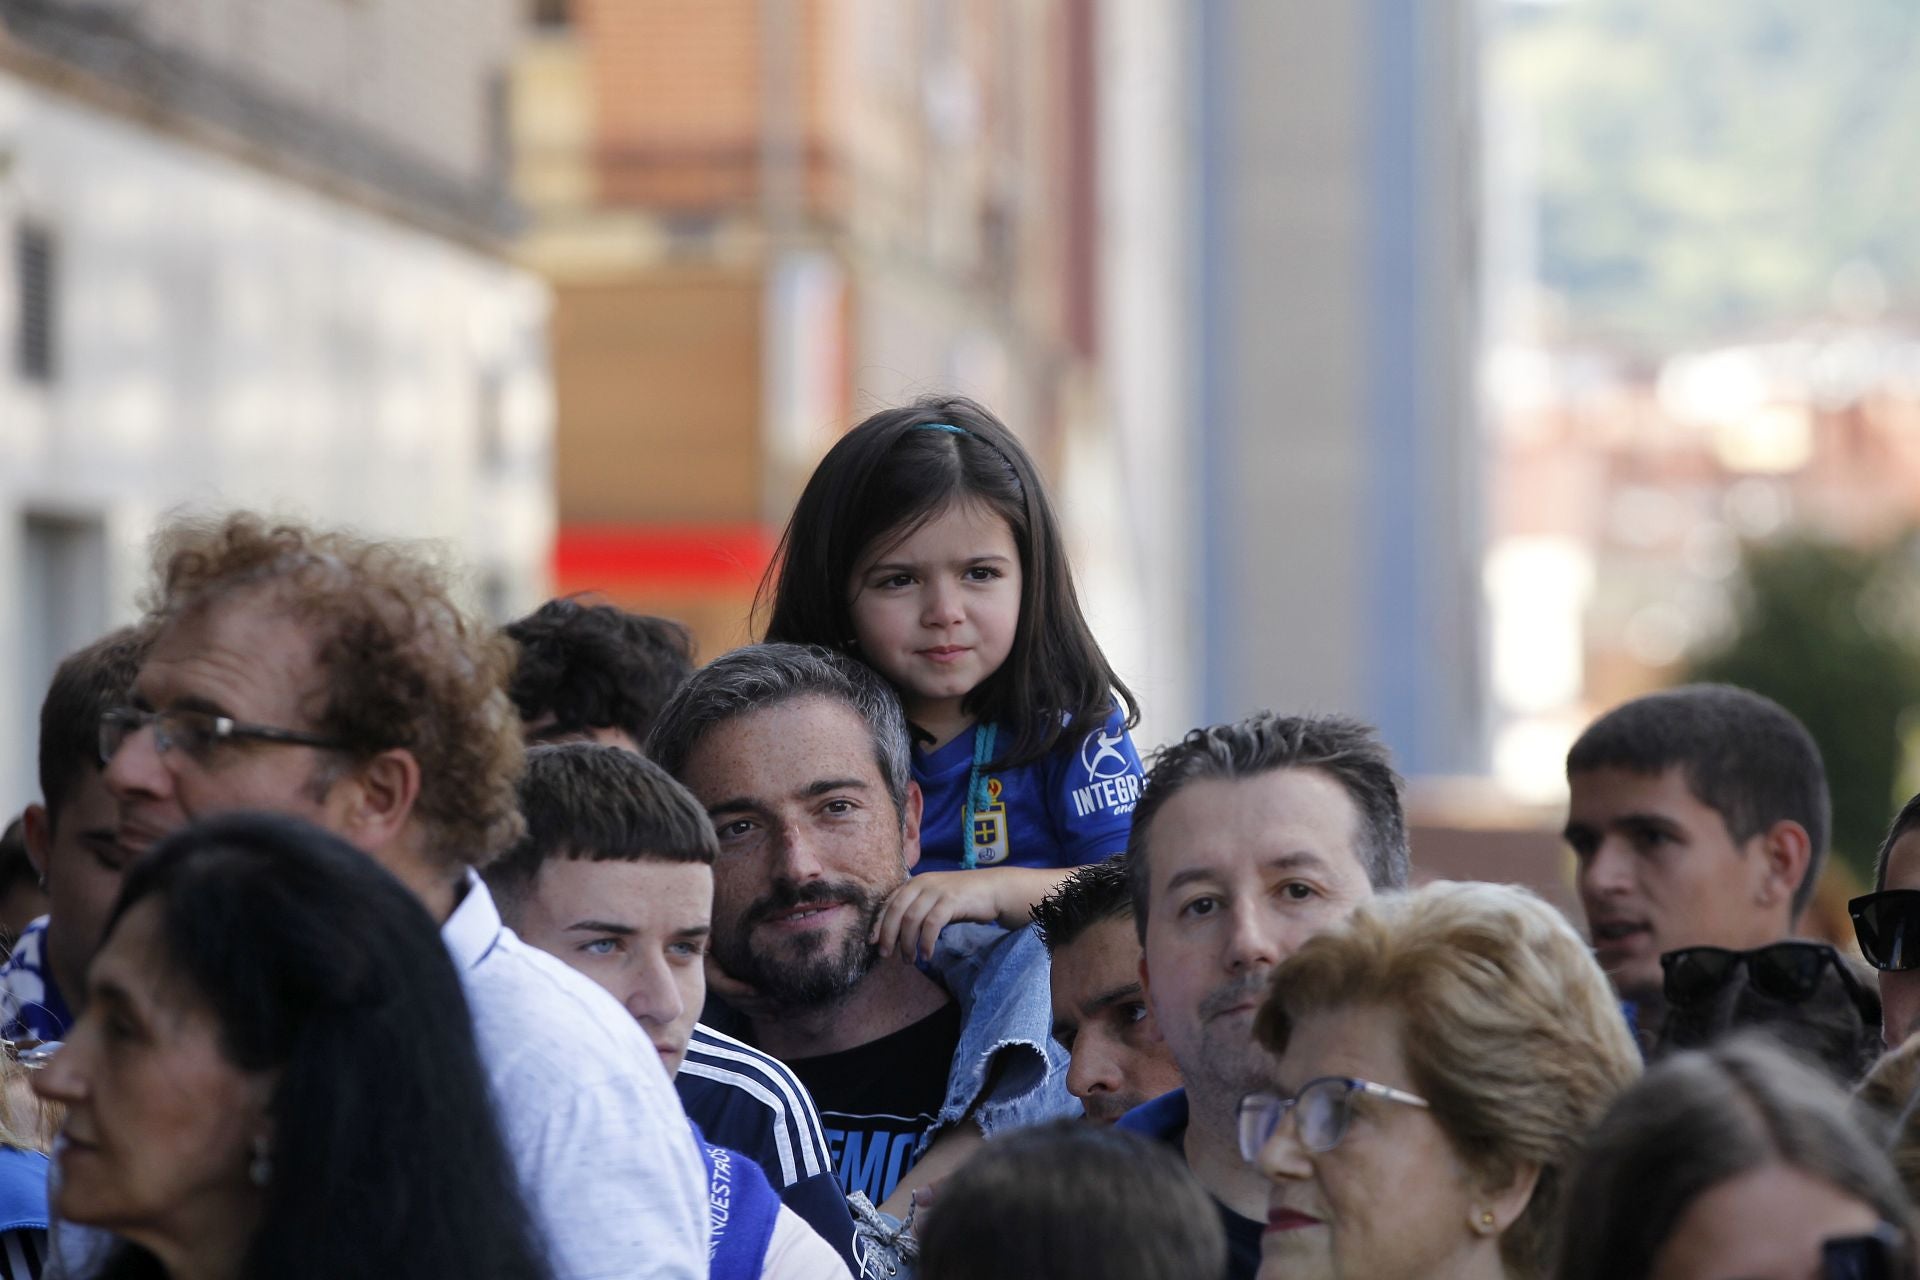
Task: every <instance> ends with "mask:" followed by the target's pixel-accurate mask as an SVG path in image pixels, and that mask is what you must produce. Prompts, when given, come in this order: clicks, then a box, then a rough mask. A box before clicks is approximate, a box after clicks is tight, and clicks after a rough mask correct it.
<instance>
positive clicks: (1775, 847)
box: [1566, 684, 1831, 1044]
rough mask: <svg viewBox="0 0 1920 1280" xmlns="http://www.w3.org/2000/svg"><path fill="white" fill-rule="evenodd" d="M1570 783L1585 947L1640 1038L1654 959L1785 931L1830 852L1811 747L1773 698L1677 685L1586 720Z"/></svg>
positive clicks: (1651, 1002)
mask: <svg viewBox="0 0 1920 1280" xmlns="http://www.w3.org/2000/svg"><path fill="white" fill-rule="evenodd" d="M1567 783H1568V786H1569V789H1570V791H1571V799H1570V803H1569V809H1568V815H1567V825H1566V839H1567V843H1568V844H1569V845H1571V846H1572V848H1573V852H1574V856H1575V858H1576V859H1577V860H1578V871H1577V877H1576V882H1577V887H1578V889H1579V893H1580V902H1581V906H1582V907H1583V908H1584V909H1585V912H1586V916H1587V926H1588V929H1589V931H1590V936H1591V938H1592V941H1593V949H1594V955H1595V958H1596V959H1598V960H1599V962H1600V967H1601V968H1602V969H1604V970H1606V972H1607V976H1608V977H1609V978H1610V979H1611V980H1612V982H1613V986H1614V990H1615V991H1617V992H1618V993H1619V995H1620V998H1621V1000H1622V1001H1623V1003H1625V1004H1626V1005H1627V1007H1628V1010H1629V1013H1630V1016H1631V1017H1632V1018H1633V1020H1634V1022H1635V1025H1636V1028H1637V1030H1638V1031H1639V1033H1640V1036H1641V1039H1642V1043H1646V1044H1650V1043H1652V1042H1653V1039H1654V1037H1655V1036H1656V1034H1657V1033H1658V1030H1659V1028H1660V1025H1661V1023H1662V1021H1663V1020H1664V1018H1665V1015H1666V1000H1665V987H1664V977H1665V975H1664V971H1663V969H1662V967H1661V960H1660V957H1661V956H1662V955H1663V954H1665V953H1666V952H1669V951H1676V950H1679V949H1681V948H1683V947H1696V946H1712V947H1723V948H1726V949H1728V950H1732V951H1748V950H1752V949H1754V948H1757V947H1764V946H1766V945H1768V944H1770V943H1774V942H1779V941H1782V940H1785V939H1787V938H1790V937H1792V935H1793V930H1794V925H1795V922H1796V921H1797V920H1798V919H1799V918H1800V914H1801V912H1802V911H1803V910H1805V908H1806V905H1807V902H1808V900H1809V899H1810V898H1811V897H1812V896H1813V888H1814V884H1815V882H1816V881H1817V880H1818V879H1819V875H1820V864H1821V861H1822V859H1823V858H1824V857H1825V856H1826V849H1827V834H1828V830H1829V827H1830V822H1831V809H1830V801H1829V800H1828V796H1827V775H1826V768H1825V766H1824V765H1823V764H1822V763H1821V760H1820V749H1819V747H1817V746H1816V745H1815V744H1814V741H1813V738H1812V736H1811V735H1809V734H1808V733H1807V731H1806V728H1805V726H1803V725H1802V724H1801V723H1800V722H1799V721H1798V720H1796V719H1794V717H1793V716H1792V715H1790V714H1789V713H1788V712H1787V711H1786V709H1785V708H1783V707H1781V706H1780V705H1779V704H1777V703H1775V702H1772V701H1770V700H1768V699H1766V698H1763V697H1761V696H1759V695H1758V694H1755V693H1749V692H1748V691H1746V690H1744V689H1736V688H1733V687H1731V686H1728V685H1707V684H1697V685H1686V686H1683V687H1681V688H1678V689H1670V690H1667V691H1665V692H1663V693H1656V694H1650V695H1648V696H1647V697H1644V698H1637V699H1635V700H1634V701H1632V702H1629V703H1626V704H1625V705H1623V706H1620V707H1616V708H1615V709H1614V710H1612V711H1610V712H1608V713H1607V714H1606V715H1604V716H1602V717H1601V718H1600V719H1598V720H1596V721H1595V722H1594V723H1593V724H1592V725H1590V726H1589V727H1588V728H1587V731H1586V732H1585V733H1583V734H1582V735H1581V736H1580V739H1579V741H1577V742H1575V743H1574V745H1573V749H1572V750H1571V751H1569V752H1568V753H1567Z"/></svg>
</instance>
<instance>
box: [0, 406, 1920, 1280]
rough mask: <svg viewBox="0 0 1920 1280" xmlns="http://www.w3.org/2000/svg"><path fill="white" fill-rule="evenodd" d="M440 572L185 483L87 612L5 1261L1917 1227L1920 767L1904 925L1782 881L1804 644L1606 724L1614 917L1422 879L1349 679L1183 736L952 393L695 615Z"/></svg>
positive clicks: (1420, 1254)
mask: <svg viewBox="0 0 1920 1280" xmlns="http://www.w3.org/2000/svg"><path fill="white" fill-rule="evenodd" d="M458 580H459V566H457V565H453V564H449V563H447V562H446V561H445V560H444V559H443V558H442V557H440V556H438V555H436V554H435V553H433V552H432V551H431V550H429V549H425V548H421V547H418V546H413V545H407V544H399V543H390V542H382V541H378V540H373V539H368V538H365V537H362V536H360V535H357V534H355V533H353V532H350V531H346V530H339V529H322V528H314V527H308V526H303V525H296V524H291V523H285V522H280V521H276V520H274V519H273V518H271V517H269V516H265V515H262V514H258V513H252V512H246V511H236V512H230V513H223V514H218V515H212V516H197V517H183V518H179V519H177V520H175V521H173V522H172V523H170V524H169V525H168V526H167V527H165V528H163V529H161V530H160V531H159V532H158V534H157V535H156V537H155V541H154V559H153V576H152V580H151V581H150V582H149V583H148V584H147V590H146V591H145V592H144V593H143V596H142V599H143V600H144V601H145V602H146V612H145V614H144V616H142V617H141V619H140V620H139V621H138V622H137V623H136V624H134V625H132V626H129V627H127V628H124V629H122V630H118V631H115V632H113V633H112V634H110V635H107V636H103V637H101V638H100V639H99V640H97V641H96V642H95V643H93V644H91V645H89V646H88V647H86V648H84V649H82V650H80V651H79V652H77V653H74V654H72V655H71V656H69V657H68V658H67V659H66V661H65V662H64V663H63V664H62V665H61V666H60V668H59V670H58V672H57V673H56V675H55V676H54V678H53V681H52V684H51V687H50V688H49V689H48V690H47V692H46V696H45V701H44V704H43V706H42V709H41V716H40V721H39V725H38V734H39V738H38V743H39V776H40V789H41V794H40V798H39V800H38V802H37V803H35V804H33V805H31V806H29V807H28V808H27V810H26V811H25V813H24V814H23V815H21V817H20V819H19V821H18V822H17V823H15V824H14V825H13V826H11V827H9V828H8V832H7V837H6V850H5V853H4V855H0V923H3V924H4V927H5V928H6V929H7V930H8V931H9V934H10V937H11V939H12V942H11V947H12V950H11V958H10V959H9V960H8V961H7V964H6V967H5V969H4V971H0V993H4V994H3V995H0V1006H3V1007H4V1011H5V1013H6V1017H7V1022H6V1027H5V1030H4V1035H5V1036H6V1038H7V1042H8V1052H7V1054H6V1055H5V1059H4V1070H3V1071H0V1086H3V1087H0V1280H11V1278H12V1277H24V1276H40V1275H43V1274H44V1275H62V1276H70V1277H96V1276H98V1277H109V1276H170V1277H175V1278H176V1280H203V1278H204V1280H226V1278H229V1277H242V1276H245V1277H268V1276H271V1277H276V1278H279V1277H298V1276H315V1277H319V1276H327V1277H339V1276H343V1275H352V1276H358V1275H381V1276H387V1277H429V1276H432V1277H440V1276H453V1275H458V1276H463V1277H490V1276H497V1277H502V1278H504V1277H524V1278H527V1280H535V1278H544V1277H553V1278H555V1280H561V1278H565V1280H586V1278H589V1277H594V1278H598V1277H607V1278H612V1277H633V1276H657V1277H672V1278H675V1280H680V1278H686V1277H699V1276H706V1275H712V1276H715V1277H725V1278H728V1280H731V1278H733V1277H749V1278H750V1277H758V1276H766V1277H776V1278H786V1277H794V1278H805V1280H814V1278H819V1280H846V1278H847V1277H850V1276H854V1277H892V1276H908V1275H918V1276H922V1277H925V1278H926V1280H986V1278H988V1277H1039V1278H1055V1277H1058V1278H1061V1280H1067V1278H1076V1280H1077V1278H1081V1277H1085V1278H1087V1280H1095V1278H1100V1280H1114V1278H1122V1280H1132V1278H1137V1280H1175V1278H1179V1280H1191V1278H1192V1277H1212V1276H1218V1277H1233V1278H1248V1277H1255V1276H1258V1277H1260V1280H1331V1278H1332V1277H1368V1278H1369V1280H1416V1278H1421V1280H1426V1278H1436V1277H1438V1278H1446V1280H1480V1278H1485V1280H1494V1278H1500V1277H1504V1278H1510V1280H1532V1278H1536V1277H1538V1278H1545V1277H1560V1278H1562V1280H1588V1278H1592V1280H1603V1278H1604V1280H1639V1278H1647V1280H1714V1278H1716V1277H1718V1278H1725V1277H1734V1276H1738V1277H1743V1278H1747V1280H1755V1278H1763V1280H1808V1278H1809V1277H1819V1278H1822V1280H1842V1278H1847V1280H1853V1278H1856V1277H1859V1278H1865V1277H1886V1278H1889V1280H1892V1278H1896V1277H1904V1278H1905V1280H1920V1269H1916V1259H1915V1255H1916V1244H1917V1243H1920V1236H1916V1229H1920V1217H1917V1216H1916V1212H1915V1207H1914V1195H1915V1193H1917V1192H1920V1118H1916V1114H1915V1113H1916V1110H1920V1108H1917V1107H1916V1103H1920V1041H1916V1042H1915V1043H1908V1039H1909V1033H1911V1032H1913V1031H1914V1030H1916V1029H1917V1028H1920V797H1916V799H1915V801H1914V802H1912V803H1909V804H1908V805H1907V806H1906V807H1905V808H1904V809H1903V810H1901V812H1900V813H1899V814H1898V815H1897V816H1895V817H1893V818H1892V819H1891V823H1890V826H1889V830H1888V835H1887V837H1886V840H1885V843H1884V844H1883V846H1882V847H1881V849H1880V852H1879V857H1878V861H1877V864H1876V869H1875V877H1876V879H1875V884H1874V888H1873V892H1871V893H1869V894H1867V895H1865V896H1863V897H1860V898H1858V899H1856V900H1855V901H1854V902H1853V903H1852V904H1851V908H1850V909H1851V914H1852V917H1853V921H1854V925H1855V929H1856V932H1857V937H1858V941H1859V946H1860V954H1861V956H1863V957H1864V959H1865V962H1866V964H1867V965H1870V966H1872V969H1874V970H1877V971H1878V973H1877V975H1876V974H1875V973H1873V972H1869V971H1867V970H1865V969H1863V968H1861V967H1860V965H1859V962H1858V961H1857V960H1856V959H1854V958H1853V957H1852V956H1851V955H1849V954H1846V953H1843V952H1841V951H1839V950H1836V949H1835V948H1834V947H1832V946H1831V945H1828V944H1826V943H1821V942H1814V941H1807V940H1804V939H1802V938H1801V937H1799V936H1797V924H1798V921H1799V919H1800V917H1801V915H1802V912H1803V911H1804V910H1805V908H1806V906H1807V903H1808V900H1809V899H1810V897H1811V896H1812V891H1813V886H1814V884H1815V881H1816V878H1817V877H1818V875H1819V872H1820V869H1821V867H1822V864H1823V861H1824V859H1825V856H1826V853H1827V846H1828V840H1829V833H1830V830H1831V828H1832V817H1833V815H1832V812H1831V805H1830V801H1829V794H1828V787H1827V782H1826V778H1825V773H1824V770H1823V766H1822V762H1821V757H1820V753H1819V750H1818V748H1817V747H1816V746H1815V744H1814V742H1813V740H1812V738H1811V737H1810V735H1809V734H1808V733H1807V731H1806V730H1805V728H1804V727H1803V726H1802V725H1801V724H1800V723H1799V722H1798V721H1796V720H1795V719H1794V718H1793V717H1792V716H1791V715H1790V714H1788V713H1787V712H1786V711H1785V710H1783V709H1782V708H1781V707H1779V706H1778V705H1776V704H1774V703H1772V702H1770V701H1769V700H1767V699H1765V698H1762V697H1760V696H1758V695H1756V694H1753V693H1750V692H1747V691H1744V690H1741V689H1737V688H1733V687H1730V686H1724V685H1691V686H1685V687H1681V688H1677V689H1673V690H1669V691H1667V692H1663V693H1658V694H1654V695H1651V696H1648V697H1644V698H1640V699H1638V700H1636V701H1633V702H1630V703H1627V704H1625V705H1623V706H1620V707H1618V708H1615V709H1614V710H1612V711H1610V712H1608V713H1607V714H1606V715H1604V716H1602V717H1601V718H1600V719H1599V720H1597V721H1596V722H1595V723H1593V724H1592V725H1591V726H1589V727H1588V728H1587V730H1586V731H1585V733H1584V734H1583V735H1582V736H1581V737H1580V739H1579V741H1578V742H1577V743H1576V745H1575V746H1574V747H1573V749H1572V751H1571V753H1570V754H1569V755H1568V757H1567V760H1566V766H1565V767H1566V779H1567V783H1568V786H1569V790H1570V797H1571V798H1570V802H1569V805H1568V811H1567V815H1566V823H1565V835H1566V840H1567V843H1568V844H1569V845H1570V846H1571V848H1572V851H1573V853H1574V855H1575V864H1576V878H1577V888H1578V891H1579V900H1580V903H1581V907H1582V909H1583V912H1584V920H1583V921H1582V922H1579V924H1576V923H1575V922H1571V921H1569V920H1568V919H1567V918H1565V917H1564V916H1562V915H1561V914H1560V913H1559V912H1558V911H1557V910H1555V909H1554V908H1552V907H1550V906H1548V905H1547V904H1546V903H1545V902H1543V901H1542V900H1541V899H1539V898H1538V897H1536V896H1534V895H1533V894H1532V893H1530V892H1529V891H1527V890H1525V889H1523V888H1519V887H1515V886H1510V885H1498V884H1478V883H1473V884H1469V883H1450V882H1422V878H1421V875H1420V871H1421V868H1420V865H1419V858H1418V853H1417V851H1416V850H1411V849H1410V848H1409V841H1408V836H1407V824H1406V820H1405V817H1404V814H1403V811H1402V801H1401V781H1400V779H1399V777H1398V776H1397V775H1396V773H1395V770H1394V766H1393V762H1392V759H1391V757H1390V753H1389V751H1388V749H1387V748H1386V746H1385V744H1384V743H1383V742H1382V740H1381V738H1380V736H1379V734H1378V733H1377V732H1376V731H1375V730H1374V729H1373V728H1372V727H1371V726H1369V725H1367V724H1365V723H1362V722H1360V721H1358V720H1356V719H1354V718H1351V717H1348V716H1343V715H1338V714H1312V715H1307V714H1295V713H1292V712H1291V711H1289V710H1287V709H1276V710H1253V709H1249V711H1248V714H1246V715H1245V716H1244V718H1241V719H1238V720H1234V721H1231V722H1226V723H1220V724H1214V725H1207V726H1202V727H1198V728H1195V729H1193V730H1192V731H1191V732H1189V733H1187V734H1185V735H1184V736H1183V737H1181V738H1180V739H1179V740H1177V741H1175V742H1173V743H1171V744H1170V745H1167V746H1165V747H1164V748H1162V749H1161V750H1159V751H1158V752H1157V753H1149V754H1148V757H1147V759H1145V760H1143V758H1142V755H1141V753H1140V752H1139V751H1138V750H1137V748H1136V746H1135V744H1134V742H1133V740H1132V736H1131V733H1130V730H1131V729H1132V727H1133V726H1134V725H1135V724H1136V723H1137V721H1138V712H1139V708H1138V705H1137V703H1136V700H1135V698H1134V696H1133V694H1132V693H1131V692H1130V691H1129V690H1128V689H1127V687H1126V686H1125V684H1124V683H1123V682H1122V681H1121V679H1120V678H1119V677H1118V676H1117V675H1116V674H1115V672H1114V670H1113V669H1112V667H1111V666H1110V664H1109V663H1108V662H1107V660H1106V659H1105V657H1104V656H1103V655H1102V653H1101V651H1100V648H1099V645H1098V644H1097V642H1096V641H1095V639H1094V637H1093V635H1092V633H1091V631H1090V629H1089V628H1088V626H1087V624H1086V621H1085V619H1084V618H1083V616H1082V613H1081V609H1080V606H1079V604H1078V601H1077V599H1076V595H1075V591H1074V585H1073V575H1072V570H1071V566H1070V565H1069V563H1068V558H1067V556H1066V553H1065V550H1064V547H1063V540H1062V536H1061V532H1060V528H1059V522H1058V519H1057V516H1056V513H1055V511H1054V508H1053V505H1052V501H1051V499H1050V498H1049V496H1048V493H1047V489H1046V486H1045V484H1044V483H1043V481H1042V478H1041V476H1040V474H1039V472H1038V470H1037V468H1036V467H1035V465H1034V463H1033V461H1032V459H1031V458H1030V457H1029V456H1028V454H1027V451H1026V450H1025V449H1024V448H1023V446H1022V445H1021V443H1020V440H1019V438H1018V437H1017V435H1015V433H1013V432H1012V431H1010V430H1008V429H1007V428H1006V427H1005V426H1004V425H1003V424H1001V423H1000V422H999V421H998V420H997V419H996V418H995V417H994V416H993V414H992V413H991V412H989V411H988V410H987V409H985V408H984V407H982V406H980V405H977V404H974V403H971V402H968V401H965V400H950V399H932V400H925V401H920V402H916V403H913V404H909V405H904V406H900V407H897V408H892V409H888V410H885V411H882V412H880V413H877V414H875V415H874V416H873V417H871V418H869V419H868V420H866V421H865V422H863V423H861V424H860V425H859V426H857V427H856V428H854V429H853V430H852V431H850V432H848V433H847V434H846V435H845V436H843V437H842V438H841V439H840V441H839V442H838V443H837V444H836V445H835V446H834V448H833V449H832V450H831V451H830V452H829V453H828V454H827V455H826V457H825V458H824V459H823V460H822V461H821V463H820V464H819V467H818V469H817V470H816V471H815V473H814V474H813V476H812V479H811V480H810V481H809V482H808V484H807V486H806V489H805V491H804V493H803V494H802V496H801V498H800V500H799V502H798V504H797V506H796V508H795V510H794V513H793V516H792V520H791V522H790V524H789V526H788V529H787V533H786V536H785V538H784V539H783V541H782V544H781V547H780V550H779V553H778V556H777V557H776V559H775V561H774V564H773V565H772V566H771V568H770V569H769V572H768V576H767V579H766V582H765V584H764V587H763V590H762V600H761V606H762V607H761V608H760V609H759V611H758V614H757V622H758V625H757V627H756V631H755V634H758V635H761V636H762V637H763V639H762V640H761V642H759V643H755V644H751V645H748V646H746V647H744V648H740V649H737V650H734V651H733V652H730V653H726V654H723V655H720V656H719V657H717V658H714V659H713V660H712V661H710V662H708V663H707V664H705V665H704V666H700V667H698V668H696V667H695V664H694V661H693V651H692V644H691V641H690V638H689V635H688V633H687V631H686V630H685V629H684V628H683V627H681V626H680V625H679V624H677V623H675V622H672V621H669V620H666V619H660V618H651V617H642V616H637V615H634V614H630V613H626V612H623V611H621V610H619V609H617V608H615V607H613V606H611V605H608V604H604V603H595V602H593V601H592V600H588V599H576V598H566V599H558V600H554V601H551V602H549V603H547V604H546V605H544V606H542V607H541V608H540V609H538V610H537V611H535V612H534V613H533V614H531V615H529V616H528V617H525V618H522V619H520V620H518V621H516V622H513V623H512V624H510V625H508V626H507V627H505V628H504V629H495V628H493V627H491V626H489V625H486V624H484V623H482V622H480V621H478V620H476V619H475V618H474V617H472V616H471V615H470V614H468V613H467V612H466V611H465V610H464V609H463V608H462V607H461V605H460V603H459V597H458V593H457V590H456V584H457V582H458ZM1884 816H1885V815H1877V816H1876V818H1875V821H1876V822H1877V821H1879V820H1881V818H1883V817H1884ZM1582 925H1583V926H1584V932H1583V931H1582V928H1581V926H1582Z"/></svg>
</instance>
